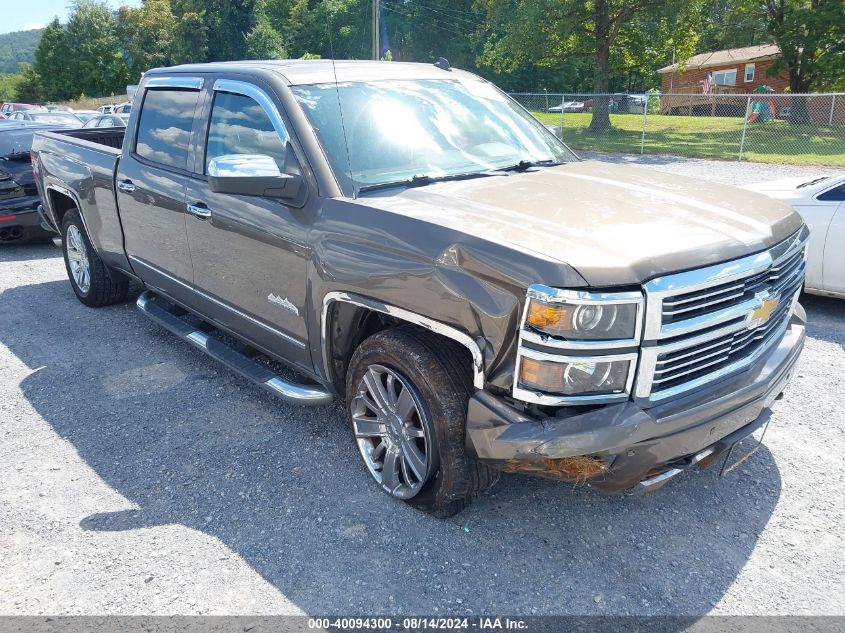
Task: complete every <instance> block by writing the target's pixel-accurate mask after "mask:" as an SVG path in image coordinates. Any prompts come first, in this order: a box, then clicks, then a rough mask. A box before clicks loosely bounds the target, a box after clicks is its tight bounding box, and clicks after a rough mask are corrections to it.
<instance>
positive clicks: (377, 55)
mask: <svg viewBox="0 0 845 633" xmlns="http://www.w3.org/2000/svg"><path fill="white" fill-rule="evenodd" d="M378 2H379V0H373V59H375V60H379V59H381V46H380V44H379V15H378V13H379V11H378V10H379V6H378Z"/></svg>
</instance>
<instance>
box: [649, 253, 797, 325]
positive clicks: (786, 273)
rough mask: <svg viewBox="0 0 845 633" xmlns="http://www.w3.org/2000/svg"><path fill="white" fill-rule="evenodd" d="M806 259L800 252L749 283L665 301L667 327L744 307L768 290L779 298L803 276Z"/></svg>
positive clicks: (744, 282)
mask: <svg viewBox="0 0 845 633" xmlns="http://www.w3.org/2000/svg"><path fill="white" fill-rule="evenodd" d="M803 259H804V258H803V251H802V250H796V251H795V252H794V253H791V254H787V256H786V257H785V258H784V260H783V261H782V262H779V263H778V265H777V266H773V267H772V268H770V269H769V270H766V271H764V272H761V273H758V274H756V275H752V276H751V277H748V278H746V279H740V280H738V281H733V282H728V283H725V284H720V285H718V286H714V287H712V288H705V289H703V290H697V291H694V292H686V293H681V294H677V295H674V296H672V297H668V298H666V299H664V300H663V323H673V322H675V321H683V320H685V319H689V318H691V317H695V316H701V315H705V314H707V313H709V312H714V311H716V310H721V309H724V308H728V307H730V306H733V305H737V304H741V303H742V302H744V301H747V300H748V299H750V298H753V297H754V295H755V294H756V293H758V292H761V291H763V290H765V289H766V288H769V289H770V292H774V293H777V294H781V293H782V292H783V291H784V289H787V291H788V289H789V287H790V286H791V285H793V284H794V283H795V281H796V279H797V278H798V277H799V276H802V275H803Z"/></svg>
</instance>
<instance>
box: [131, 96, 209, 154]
mask: <svg viewBox="0 0 845 633" xmlns="http://www.w3.org/2000/svg"><path fill="white" fill-rule="evenodd" d="M199 94H200V93H199V91H197V90H171V89H167V90H147V94H146V96H145V97H144V103H143V105H142V106H141V118H140V120H139V121H138V136H137V138H136V140H135V153H136V154H138V156H142V157H144V158H146V159H148V160H151V161H153V162H156V163H161V164H162V165H168V166H170V167H178V168H179V169H187V165H188V145H189V143H190V140H191V127H192V126H193V124H194V110H195V109H196V107H197V100H198V99H199Z"/></svg>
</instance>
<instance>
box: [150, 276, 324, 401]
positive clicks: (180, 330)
mask: <svg viewBox="0 0 845 633" xmlns="http://www.w3.org/2000/svg"><path fill="white" fill-rule="evenodd" d="M136 305H137V306H138V309H139V310H140V311H141V312H143V313H144V314H146V315H147V316H148V317H150V318H151V319H152V320H153V321H155V322H156V323H158V324H159V325H160V326H162V327H163V328H165V329H166V330H169V331H170V332H171V333H173V334H175V335H176V336H178V337H179V338H180V339H182V340H183V341H187V342H188V343H190V344H191V345H193V346H194V347H196V348H197V349H199V350H201V351H203V352H205V353H206V354H208V355H209V356H211V357H212V358H213V359H214V360H216V361H219V362H221V363H223V364H224V365H225V366H226V367H228V368H229V369H231V370H232V371H234V372H236V373H238V374H240V375H241V376H243V377H244V378H246V379H247V380H250V381H252V382H254V383H255V384H257V385H258V386H259V387H261V388H262V389H264V390H266V391H269V392H270V393H272V394H273V395H274V396H277V397H279V398H281V399H282V400H285V401H287V402H291V403H293V404H302V405H308V406H312V407H319V406H323V405H326V404H329V403H330V402H332V401H333V400H334V396H333V395H332V394H331V393H329V392H328V391H326V390H325V389H324V388H322V387H320V386H318V385H301V384H298V383H295V382H291V381H290V380H288V379H286V378H283V377H282V376H280V375H279V374H276V373H275V372H273V371H272V370H270V369H269V368H267V367H265V366H263V365H261V364H259V363H256V362H255V361H254V360H252V359H251V358H250V357H248V356H246V355H244V354H242V353H241V352H239V351H237V350H236V349H234V348H232V347H231V346H229V345H227V344H226V343H224V342H223V341H220V340H218V339H216V338H213V337H211V336H209V335H208V334H207V333H206V332H203V331H202V330H198V329H197V328H196V327H194V326H193V325H191V324H190V323H187V322H186V321H184V320H183V319H181V318H179V316H177V315H176V314H174V312H173V309H172V308H170V309H168V304H167V303H164V302H161V301H158V300H157V297H156V295H155V294H153V293H152V292H151V291H149V290H146V291H144V292H142V293H141V295H140V296H139V297H138V301H137V302H136Z"/></svg>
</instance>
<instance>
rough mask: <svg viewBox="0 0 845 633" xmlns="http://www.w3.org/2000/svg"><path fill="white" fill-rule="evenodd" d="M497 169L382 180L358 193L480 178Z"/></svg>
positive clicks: (366, 186) (360, 189) (493, 172)
mask: <svg viewBox="0 0 845 633" xmlns="http://www.w3.org/2000/svg"><path fill="white" fill-rule="evenodd" d="M496 171H499V170H496ZM496 171H470V172H466V173H463V174H443V175H438V176H432V175H430V174H417V175H415V176H411V177H410V178H406V179H404V180H393V181H391V182H380V183H377V184H374V185H362V186H361V187H358V190H357V193H362V192H365V191H374V190H376V189H390V188H392V187H422V186H424V185H430V184H431V183H433V182H445V181H447V180H468V179H470V178H480V177H482V176H493V175H495V173H496Z"/></svg>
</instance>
